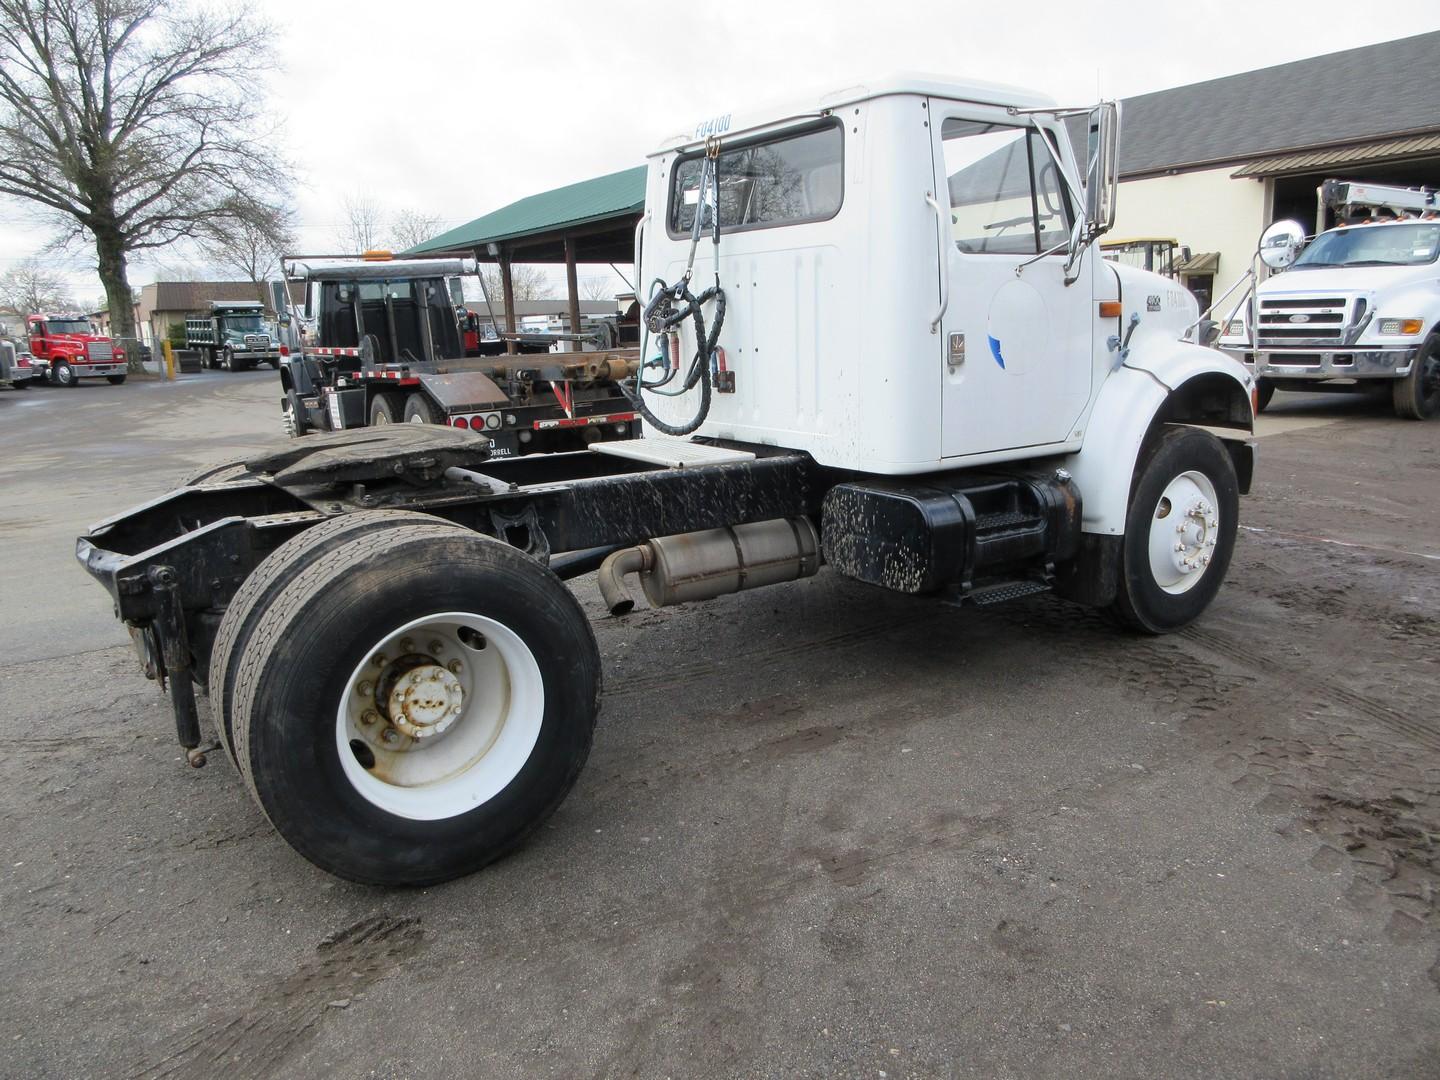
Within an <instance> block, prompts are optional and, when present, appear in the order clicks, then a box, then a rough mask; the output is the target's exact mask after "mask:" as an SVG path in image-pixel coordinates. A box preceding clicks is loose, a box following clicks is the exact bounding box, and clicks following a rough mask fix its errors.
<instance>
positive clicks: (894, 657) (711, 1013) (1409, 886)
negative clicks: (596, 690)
mask: <svg viewBox="0 0 1440 1080" xmlns="http://www.w3.org/2000/svg"><path fill="white" fill-rule="evenodd" d="M278 431H279V418H278V405H277V391H276V386H275V376H274V375H273V374H272V373H270V372H268V371H267V372H256V373H249V374H243V375H224V374H215V373H207V374H205V375H200V376H191V377H187V378H185V379H182V380H181V381H180V382H179V383H176V384H165V383H156V382H133V381H132V382H130V383H127V384H126V385H124V386H121V387H111V386H108V385H107V384H104V383H100V384H98V385H90V384H87V385H85V386H82V387H81V388H79V389H77V390H54V389H39V388H37V389H33V390H28V391H23V392H0V484H3V490H4V491H5V493H6V498H5V500H4V502H3V505H0V538H3V550H4V552H5V558H4V559H3V560H0V608H3V610H4V612H5V614H6V618H5V619H4V621H3V626H0V645H3V648H4V650H5V655H6V656H8V657H9V662H8V663H7V664H6V666H5V668H4V669H3V672H0V737H3V740H4V744H5V745H6V746H7V747H8V748H9V750H10V751H12V752H11V753H10V754H9V756H8V757H5V758H3V759H0V823H3V824H0V858H3V861H0V941H3V943H4V944H3V956H4V975H5V978H4V979H3V982H0V1074H4V1075H7V1076H16V1077H39V1076H54V1077H67V1078H69V1077H88V1076H143V1077H162V1076H163V1077H212V1076H219V1075H224V1076H227V1077H270V1076H287V1077H290V1076H293V1077H309V1076H331V1075H333V1076H343V1077H360V1076H378V1077H406V1076H435V1075H464V1076H497V1077H498V1076H520V1075H525V1076H553V1077H577V1076H595V1077H612V1076H614V1077H618V1076H641V1077H651V1076H709V1075H717V1076H777V1077H779V1076H783V1077H793V1076H834V1075H845V1076H870V1077H891V1078H897V1077H911V1076H917V1077H929V1076H960V1077H970V1076H974V1077H1039V1076H1057V1077H1058V1076H1063V1077H1087V1076H1116V1075H1129V1076H1147V1077H1167V1076H1193V1077H1207V1078H1214V1077H1247V1078H1248V1077H1257V1076H1263V1077H1306V1078H1311V1077H1347V1078H1348V1077H1359V1076H1366V1077H1380V1076H1394V1077H1424V1076H1440V965H1437V952H1440V650H1437V645H1440V508H1437V499H1436V494H1437V490H1440V484H1437V466H1440V423H1432V424H1428V425H1424V424H1416V423H1406V422H1403V421H1398V420H1395V419H1393V418H1391V416H1390V415H1389V410H1388V404H1380V403H1374V402H1371V401H1368V400H1365V399H1352V398H1338V397H1322V396H1288V395H1283V394H1282V395H1280V396H1279V398H1278V399H1277V401H1276V404H1275V406H1274V407H1273V411H1272V413H1270V414H1267V415H1266V417H1265V418H1264V419H1263V430H1262V435H1263V438H1262V440H1261V444H1260V462H1259V467H1258V476H1257V484H1256V491H1255V492H1254V494H1253V495H1252V496H1251V497H1250V498H1249V499H1247V500H1245V501H1244V502H1243V504H1242V514H1243V518H1242V522H1243V529H1244V531H1243V532H1242V534H1241V540H1240V544H1239V549H1238V552H1237V555H1236V560H1235V564H1234V566H1233V568H1232V570H1231V574H1230V580H1229V582H1228V584H1227V586H1226V588H1225V589H1224V590H1223V591H1222V593H1221V595H1220V598H1219V600H1218V601H1217V603H1216V605H1215V606H1214V607H1213V608H1212V609H1211V611H1210V613H1209V614H1208V615H1207V616H1206V617H1205V618H1204V619H1203V620H1202V621H1201V623H1200V624H1198V625H1197V626H1195V627H1193V628H1191V629H1189V630H1187V631H1185V632H1183V633H1180V634H1177V635H1174V636H1171V637H1168V638H1161V639H1141V638H1137V637H1134V636H1130V635H1127V634H1124V633H1121V632H1119V631H1117V630H1115V629H1113V628H1112V627H1111V626H1110V625H1109V624H1108V623H1107V622H1106V621H1105V620H1104V619H1102V618H1100V617H1098V616H1097V615H1095V614H1094V613H1091V612H1088V611H1086V610H1084V609H1080V608H1076V607H1072V606H1069V605H1066V604H1063V603H1060V602H1057V601H1054V600H1051V599H1048V598H1045V597H1040V598H1035V599H1032V600H1030V601H1025V602H1021V603H1019V604H1016V605H1013V606H1010V607H1008V608H1001V609H998V610H997V609H990V610H988V611H985V612H978V611H973V610H963V611H962V610H956V609H954V608H950V607H944V606H939V605H935V604H932V603H928V602H923V601H915V600H908V599H906V598H903V597H899V596H892V595H888V594H884V593H881V592H878V591H875V590H871V589H867V588H865V587H863V586H860V585H858V584H854V583H850V582H846V581H844V580H842V579H840V578H839V577H838V576H836V575H832V574H828V573H822V574H821V575H820V576H819V577H817V578H814V579H811V580H808V581H805V582H799V583H796V584H794V585H790V586H782V587H777V588H774V589H769V590H762V591H760V592H756V593H751V594H746V595H742V596H734V597H729V598H725V599H722V600H719V601H715V602H713V603H710V604H706V605H699V606H690V607H681V608H671V609H665V610H661V611H641V612H638V613H637V614H635V615H633V616H631V617H629V618H628V619H627V620H625V621H623V622H620V621H616V620H613V619H610V618H608V617H605V615H604V611H603V608H602V607H601V605H600V603H599V598H598V594H597V593H596V592H595V591H594V588H593V583H592V580H591V579H581V580H580V581H579V582H578V583H577V586H578V590H577V591H578V592H579V594H580V596H581V598H582V600H583V602H584V603H585V605H586V608H587V610H588V611H589V612H590V614H591V616H592V619H593V621H594V624H595V629H596V632H597V635H598V637H599V640H600V645H601V651H602V655H603V657H604V660H605V666H606V680H607V687H608V689H607V692H606V696H605V700H604V707H603V711H602V714H601V719H600V727H599V730H598V732H597V737H596V744H595V750H594V753H593V754H592V756H591V759H590V764H589V766H588V768H587V769H586V771H585V773H584V774H583V775H582V777H581V779H580V783H579V785H578V786H577V788H576V790H575V791H574V793H573V794H572V795H571V796H570V798H569V800H568V801H567V802H566V803H565V804H564V805H563V806H562V808H561V810H560V812H559V813H558V814H557V815H556V816H555V817H554V818H553V819H552V820H551V822H550V823H549V825H548V826H547V827H546V828H545V829H544V830H542V832H541V833H540V834H539V836H538V837H537V838H536V839H535V841H534V842H532V843H531V844H530V845H529V846H528V847H527V848H526V849H524V850H523V851H521V852H520V853H519V854H517V855H515V856H513V857H511V858H509V859H507V860H506V861H504V862H503V863H502V864H500V865H497V866H495V867H493V868H491V869H489V870H487V871H485V872H483V873H481V874H478V875H475V876H473V877H471V878H468V879H466V880H462V881H458V882H454V883H451V884H449V885H446V886H443V887H440V888H433V889H428V890H423V891H421V890H411V891H384V890H376V889H370V888H362V887H358V886H353V885H349V884H346V883H343V882H340V881H337V880H334V879H331V878H329V877H327V876H325V875H324V874H322V873H320V872H319V871H317V870H315V869H313V868H312V867H311V866H310V865H309V864H307V863H305V862H304V861H302V860H301V859H300V858H299V857H298V856H296V855H294V854H293V853H292V852H291V851H290V850H289V849H288V848H287V847H286V846H285V845H284V844H283V843H282V842H281V841H280V840H279V838H278V837H277V836H276V835H275V834H274V833H273V832H272V831H271V829H270V827H269V826H268V824H267V823H266V821H265V820H264V818H263V817H262V815H261V814H260V812H259V810H258V809H257V808H256V807H255V806H254V805H253V804H252V803H251V802H250V800H249V798H248V796H247V794H246V793H245V791H244V790H243V787H242V785H241V784H240V783H239V782H238V779H237V777H236V775H235V773H234V770H233V769H232V767H231V765H230V763H229V762H228V760H226V758H225V755H224V754H223V753H220V754H213V755H211V764H210V765H209V766H208V767H207V768H204V769H200V770H192V769H189V768H187V767H186V766H185V765H184V762H183V758H182V756H181V755H180V753H179V751H178V749H177V747H176V745H175V743H174V739H173V727H172V722H171V719H170V710H169V707H168V703H167V702H166V700H165V699H164V698H162V697H161V696H160V694H159V693H158V692H157V690H156V689H155V687H154V686H153V684H151V683H148V682H146V680H145V679H144V678H143V677H142V676H141V675H140V674H139V672H138V669H137V667H136V665H135V663H134V660H133V658H132V656H131V654H130V652H129V648H128V645H127V644H126V642H127V639H126V636H125V634H124V631H123V629H122V628H121V627H120V625H119V624H118V623H116V622H114V620H113V619H112V617H111V615H110V611H109V605H108V602H107V600H106V598H105V595H104V593H103V591H102V590H101V589H100V588H99V586H97V585H95V584H93V583H92V582H91V581H90V580H89V579H88V578H87V577H86V576H85V575H84V573H83V572H82V571H81V570H80V569H79V567H78V566H76V565H75V564H74V561H73V558H72V555H71V550H72V545H73V538H74V536H75V535H76V534H77V533H79V532H80V531H82V529H83V528H84V526H85V525H86V524H87V523H89V522H90V521H92V520H94V519H97V518H99V517H102V516H104V515H106V514H108V513H111V512H113V511H116V510H119V509H122V508H124V507H125V506H127V505H130V504H133V503H135V502H138V501H140V500H143V499H146V498H149V497H152V496H154V495H157V494H159V493H161V492H163V491H164V490H166V489H167V488H168V487H169V486H170V484H171V483H172V482H173V481H174V480H175V479H177V478H178V477H179V476H181V475H182V474H183V473H185V472H186V471H188V470H189V469H191V468H194V467H198V466H200V465H204V464H207V463H210V462H213V461H217V460H221V459H225V458H228V457H234V456H236V455H238V454H241V453H243V452H245V451H246V450H247V449H249V448H251V447H255V446H259V445H263V444H264V443H266V442H267V441H269V440H270V439H271V438H272V437H273V436H275V435H277V434H278ZM202 703H203V699H202ZM202 708H203V704H202Z"/></svg>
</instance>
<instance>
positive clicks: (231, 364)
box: [225, 345, 240, 371]
mask: <svg viewBox="0 0 1440 1080" xmlns="http://www.w3.org/2000/svg"><path fill="white" fill-rule="evenodd" d="M225 370H226V371H239V370H240V367H239V363H238V362H237V361H236V359H235V350H233V349H231V348H230V346H228V345H227V346H225Z"/></svg>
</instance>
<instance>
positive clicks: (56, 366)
mask: <svg viewBox="0 0 1440 1080" xmlns="http://www.w3.org/2000/svg"><path fill="white" fill-rule="evenodd" d="M50 381H51V382H53V383H54V384H55V385H56V386H79V385H80V377H79V376H78V375H76V374H75V369H74V368H73V367H71V366H70V364H69V363H68V362H66V361H64V360H52V361H51V362H50Z"/></svg>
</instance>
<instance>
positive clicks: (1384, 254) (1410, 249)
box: [1290, 221, 1440, 270]
mask: <svg viewBox="0 0 1440 1080" xmlns="http://www.w3.org/2000/svg"><path fill="white" fill-rule="evenodd" d="M1437 252H1440V221H1433V222H1432V221H1417V222H1413V223H1411V224H1405V225H1380V226H1359V227H1356V228H1351V229H1332V230H1330V231H1329V232H1327V233H1321V234H1320V235H1319V236H1317V237H1316V238H1315V239H1314V240H1313V241H1311V243H1310V246H1309V247H1307V248H1306V249H1305V250H1304V251H1302V252H1301V253H1300V257H1299V258H1298V259H1296V260H1295V262H1294V264H1293V265H1292V266H1291V267H1290V269H1292V270H1314V269H1317V268H1318V267H1322V266H1420V265H1422V264H1424V263H1432V262H1434V261H1435V256H1436V254H1437Z"/></svg>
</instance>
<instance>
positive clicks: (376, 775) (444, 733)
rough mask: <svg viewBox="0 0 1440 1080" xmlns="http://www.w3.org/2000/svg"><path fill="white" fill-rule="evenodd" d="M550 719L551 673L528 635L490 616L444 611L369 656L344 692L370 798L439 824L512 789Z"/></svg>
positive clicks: (345, 747) (345, 743) (354, 764)
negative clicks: (543, 670) (547, 678)
mask: <svg viewBox="0 0 1440 1080" xmlns="http://www.w3.org/2000/svg"><path fill="white" fill-rule="evenodd" d="M477 643H478V647H477ZM406 646H408V651H407V648H406ZM381 661H383V662H381ZM429 661H433V662H429ZM407 694H408V697H407ZM382 698H383V702H381V701H379V700H377V699H382ZM382 705H383V707H382ZM456 706H458V712H456V711H454V710H455V708H456ZM544 716H545V684H544V680H543V679H542V678H541V676H540V666H539V664H537V663H536V661H535V656H534V654H533V653H531V651H530V649H529V647H528V646H527V645H526V644H525V642H524V641H522V640H521V638H520V636H519V635H518V634H516V633H515V632H514V631H513V630H511V629H510V628H509V627H507V626H505V625H503V624H502V623H498V622H496V621H495V620H494V619H490V618H486V617H485V616H483V615H476V614H474V613H471V612H459V611H451V612H444V613H441V614H437V615H429V616H426V617H424V618H421V619H415V620H414V621H412V622H408V623H406V624H405V625H404V626H401V627H398V628H397V629H396V630H394V631H393V632H391V633H389V634H387V635H386V636H385V637H384V638H382V639H381V640H380V641H378V642H376V643H375V644H374V645H372V646H371V647H370V649H369V650H368V651H367V652H366V654H365V657H364V659H362V660H361V661H360V663H359V665H358V666H357V667H356V668H355V670H354V671H352V672H351V673H350V677H349V679H348V680H347V681H346V684H345V690H344V692H343V694H342V695H341V699H340V706H339V709H338V710H337V712H336V717H335V740H336V750H337V751H338V752H339V755H340V764H341V768H342V769H343V770H344V773H345V777H346V779H347V780H349V781H350V784H351V785H352V786H353V787H354V789H355V791H356V792H357V793H358V794H359V795H360V796H361V797H362V798H364V799H365V800H366V801H367V802H369V803H371V804H373V805H375V806H377V807H379V808H380V809H381V810H385V811H387V812H389V813H391V814H395V815H397V816H399V817H404V818H410V819H412V820H416V821H437V820H440V819H443V818H452V817H456V816H458V815H460V814H464V813H467V812H468V811H470V810H473V809H475V808H476V807H477V806H481V805H483V804H484V803H486V802H488V801H489V800H490V799H492V798H494V797H495V796H496V795H498V794H499V793H500V792H501V791H503V790H504V789H505V787H506V785H508V784H509V783H510V781H512V780H514V779H515V777H516V776H517V775H518V774H519V772H520V770H521V769H522V768H523V767H524V766H525V763H526V762H527V761H528V760H529V759H530V754H531V752H532V751H533V750H534V749H535V743H536V741H537V740H538V739H539V737H540V726H541V723H542V721H543V719H544Z"/></svg>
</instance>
